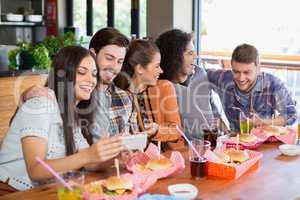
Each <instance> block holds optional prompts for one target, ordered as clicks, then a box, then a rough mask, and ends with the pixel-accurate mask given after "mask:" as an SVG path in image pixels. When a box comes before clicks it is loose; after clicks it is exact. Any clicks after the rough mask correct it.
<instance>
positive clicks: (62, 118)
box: [0, 46, 123, 190]
mask: <svg viewBox="0 0 300 200" xmlns="http://www.w3.org/2000/svg"><path fill="white" fill-rule="evenodd" d="M97 77H98V70H97V66H96V61H95V57H94V54H93V53H91V52H90V51H88V50H87V49H85V48H83V47H79V46H70V47H65V48H63V49H61V50H60V51H59V52H58V54H57V55H56V56H55V58H54V60H53V64H52V70H51V72H50V74H49V78H48V87H49V88H50V89H52V90H53V91H54V93H55V95H52V97H45V96H41V97H34V98H31V99H29V100H27V101H26V102H25V103H24V104H23V105H22V106H21V107H20V108H19V109H18V111H17V113H16V115H15V116H14V119H13V120H12V123H11V125H10V129H9V132H8V134H7V137H6V138H5V140H4V143H3V145H2V148H1V151H0V181H1V182H2V184H3V183H7V184H8V185H10V186H12V187H14V188H16V189H18V190H25V189H28V188H31V187H33V186H35V185H38V184H39V183H40V182H44V181H45V180H48V179H50V178H52V175H51V174H50V173H49V172H48V171H47V170H45V169H44V168H43V166H41V165H40V164H39V163H38V162H37V161H36V157H39V158H41V159H42V160H44V161H45V162H46V163H47V164H49V165H50V166H51V167H52V168H53V169H54V170H55V171H58V172H67V171H69V170H76V169H80V168H82V167H87V168H90V169H96V168H97V167H98V166H99V164H101V163H103V162H105V161H107V160H110V159H111V158H113V157H115V156H117V155H118V154H119V152H120V151H121V150H123V146H122V144H121V139H120V138H119V137H111V138H107V139H102V140H99V141H97V142H96V143H94V144H92V137H91V134H90V133H89V131H88V129H87V128H85V127H82V126H81V123H82V121H84V120H85V123H86V122H89V121H86V120H88V119H89V118H90V117H89V115H91V116H92V115H93V113H91V112H90V113H89V112H88V111H89V110H94V109H93V103H92V102H93V101H92V99H90V98H91V94H92V92H93V90H94V88H95V87H96V85H97ZM80 103H84V107H83V106H80V107H83V108H84V110H82V109H81V110H80V109H78V106H79V104H80ZM83 111H84V115H82V113H81V112H83ZM82 116H84V117H85V118H82ZM81 129H84V130H85V131H83V132H82V131H81Z"/></svg>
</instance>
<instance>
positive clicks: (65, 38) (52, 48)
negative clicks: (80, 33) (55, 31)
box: [41, 32, 83, 58]
mask: <svg viewBox="0 0 300 200" xmlns="http://www.w3.org/2000/svg"><path fill="white" fill-rule="evenodd" d="M41 43H42V44H43V45H44V46H45V47H46V48H47V49H48V51H49V56H50V57H51V58H53V57H54V56H55V55H56V53H57V52H58V51H59V50H60V49H61V48H63V47H66V46H70V45H82V44H83V37H80V39H79V40H76V38H75V35H74V33H72V32H67V33H65V34H64V35H62V36H58V37H54V36H48V37H46V38H45V39H44V40H43V41H42V42H41Z"/></svg>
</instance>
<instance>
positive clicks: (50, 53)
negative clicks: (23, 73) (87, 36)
mask: <svg viewBox="0 0 300 200" xmlns="http://www.w3.org/2000/svg"><path fill="white" fill-rule="evenodd" d="M81 44H83V37H81V38H80V40H78V41H77V40H76V38H75V36H74V33H72V32H68V33H65V34H64V35H62V36H58V37H54V36H49V37H46V38H45V39H44V40H43V41H42V42H40V43H38V44H37V45H35V46H32V44H29V43H20V44H19V48H16V49H13V50H11V51H9V52H8V60H9V69H11V70H16V69H20V70H22V69H23V70H25V69H50V66H51V59H52V58H53V57H54V56H55V55H56V53H57V52H58V51H59V50H60V49H61V48H63V47H65V46H70V45H81Z"/></svg>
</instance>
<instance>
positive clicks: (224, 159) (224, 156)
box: [215, 152, 230, 163]
mask: <svg viewBox="0 0 300 200" xmlns="http://www.w3.org/2000/svg"><path fill="white" fill-rule="evenodd" d="M215 154H216V156H217V157H218V158H219V159H220V160H221V161H222V162H224V163H228V162H230V156H229V155H227V154H226V153H223V152H215Z"/></svg>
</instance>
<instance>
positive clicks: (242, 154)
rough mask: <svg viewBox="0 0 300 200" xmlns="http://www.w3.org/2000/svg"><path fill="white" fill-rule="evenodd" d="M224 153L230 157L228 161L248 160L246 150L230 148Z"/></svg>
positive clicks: (240, 161)
mask: <svg viewBox="0 0 300 200" xmlns="http://www.w3.org/2000/svg"><path fill="white" fill-rule="evenodd" d="M226 154H227V155H228V156H229V157H230V162H234V163H238V164H241V163H243V162H245V161H246V160H248V159H249V158H250V157H249V155H248V153H247V152H246V151H241V150H235V149H231V150H228V151H226Z"/></svg>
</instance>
